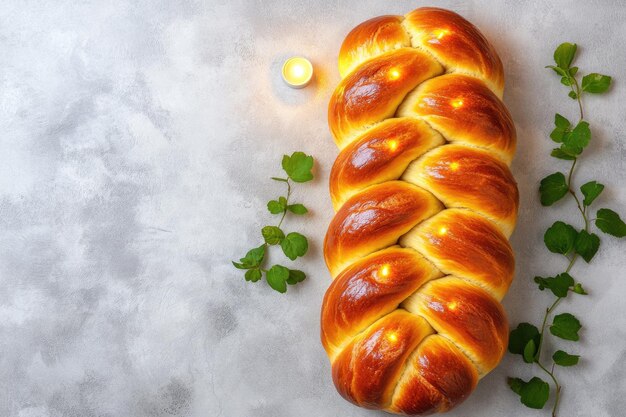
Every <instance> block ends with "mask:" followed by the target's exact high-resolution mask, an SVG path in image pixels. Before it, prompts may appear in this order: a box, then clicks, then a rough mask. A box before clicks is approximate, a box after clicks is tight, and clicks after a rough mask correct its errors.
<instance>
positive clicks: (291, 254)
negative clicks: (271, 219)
mask: <svg viewBox="0 0 626 417" xmlns="http://www.w3.org/2000/svg"><path fill="white" fill-rule="evenodd" d="M280 247H281V248H282V249H283V252H284V253H285V256H287V258H289V259H291V260H292V261H293V260H294V259H296V258H297V257H298V256H304V254H306V251H307V250H308V249H309V242H308V241H307V240H306V237H304V236H302V235H301V234H300V233H296V232H291V233H289V234H288V235H287V236H286V237H285V238H284V239H283V240H282V242H280Z"/></svg>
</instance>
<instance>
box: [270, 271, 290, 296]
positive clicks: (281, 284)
mask: <svg viewBox="0 0 626 417" xmlns="http://www.w3.org/2000/svg"><path fill="white" fill-rule="evenodd" d="M288 278H289V269H287V268H285V267H284V266H282V265H274V266H272V267H271V268H270V270H269V271H267V274H266V276H265V279H267V283H268V284H269V285H270V287H272V288H273V289H275V290H276V291H278V292H280V293H284V292H286V291H287V279H288Z"/></svg>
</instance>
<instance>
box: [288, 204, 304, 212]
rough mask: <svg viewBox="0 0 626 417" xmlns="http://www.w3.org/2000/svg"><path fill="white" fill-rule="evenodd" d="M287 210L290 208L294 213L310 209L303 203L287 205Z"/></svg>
mask: <svg viewBox="0 0 626 417" xmlns="http://www.w3.org/2000/svg"><path fill="white" fill-rule="evenodd" d="M287 210H289V211H290V212H292V213H293V214H306V213H308V211H309V210H307V209H306V207H304V205H302V204H290V205H288V206H287Z"/></svg>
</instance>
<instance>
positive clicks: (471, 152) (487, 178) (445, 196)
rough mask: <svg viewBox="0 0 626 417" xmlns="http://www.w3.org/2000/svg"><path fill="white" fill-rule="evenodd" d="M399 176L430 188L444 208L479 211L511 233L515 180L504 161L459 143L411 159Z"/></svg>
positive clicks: (514, 216) (515, 198)
mask: <svg viewBox="0 0 626 417" xmlns="http://www.w3.org/2000/svg"><path fill="white" fill-rule="evenodd" d="M402 179H403V180H405V181H408V182H410V183H412V184H415V185H418V186H420V187H423V188H425V189H427V190H430V191H431V192H432V193H433V194H434V195H435V197H437V198H438V199H439V200H441V201H442V202H443V203H444V204H445V205H446V207H462V208H469V209H472V210H474V211H477V212H480V213H481V214H483V215H484V216H486V217H488V218H489V219H490V220H492V221H494V223H495V224H496V225H497V226H498V227H499V228H500V230H501V231H502V232H503V233H504V235H505V236H507V237H508V236H510V235H511V233H512V232H513V229H514V227H515V221H516V219H517V208H518V205H519V193H518V191H517V183H516V182H515V179H514V178H513V175H512V174H511V171H510V170H509V168H508V167H507V166H506V164H504V163H502V162H501V161H499V160H497V159H495V158H493V157H492V156H491V155H490V154H488V153H486V152H484V151H482V150H479V149H473V148H469V147H467V146H460V145H446V146H440V147H438V148H435V149H434V150H432V151H430V152H428V153H427V154H425V155H423V156H422V157H421V158H419V159H418V160H416V161H415V162H413V163H412V164H411V165H409V167H408V168H407V169H406V171H405V172H404V174H403V175H402Z"/></svg>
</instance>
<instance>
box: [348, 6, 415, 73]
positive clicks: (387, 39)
mask: <svg viewBox="0 0 626 417" xmlns="http://www.w3.org/2000/svg"><path fill="white" fill-rule="evenodd" d="M402 20H404V17H402V16H380V17H375V18H373V19H370V20H367V21H365V22H363V23H361V24H360V25H358V26H357V27H355V28H354V29H352V31H350V33H348V36H346V39H345V40H344V41H343V44H342V45H341V49H340V50H339V74H340V75H341V77H345V76H346V75H347V74H348V73H349V72H350V70H352V69H353V68H354V67H355V66H357V65H359V64H360V63H362V62H363V61H366V60H368V59H370V58H374V57H376V56H378V55H381V54H383V53H385V52H388V51H391V50H394V49H398V48H402V47H407V46H411V39H410V38H409V34H408V33H407V32H406V31H405V30H404V28H403V27H402V25H401V23H402Z"/></svg>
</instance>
